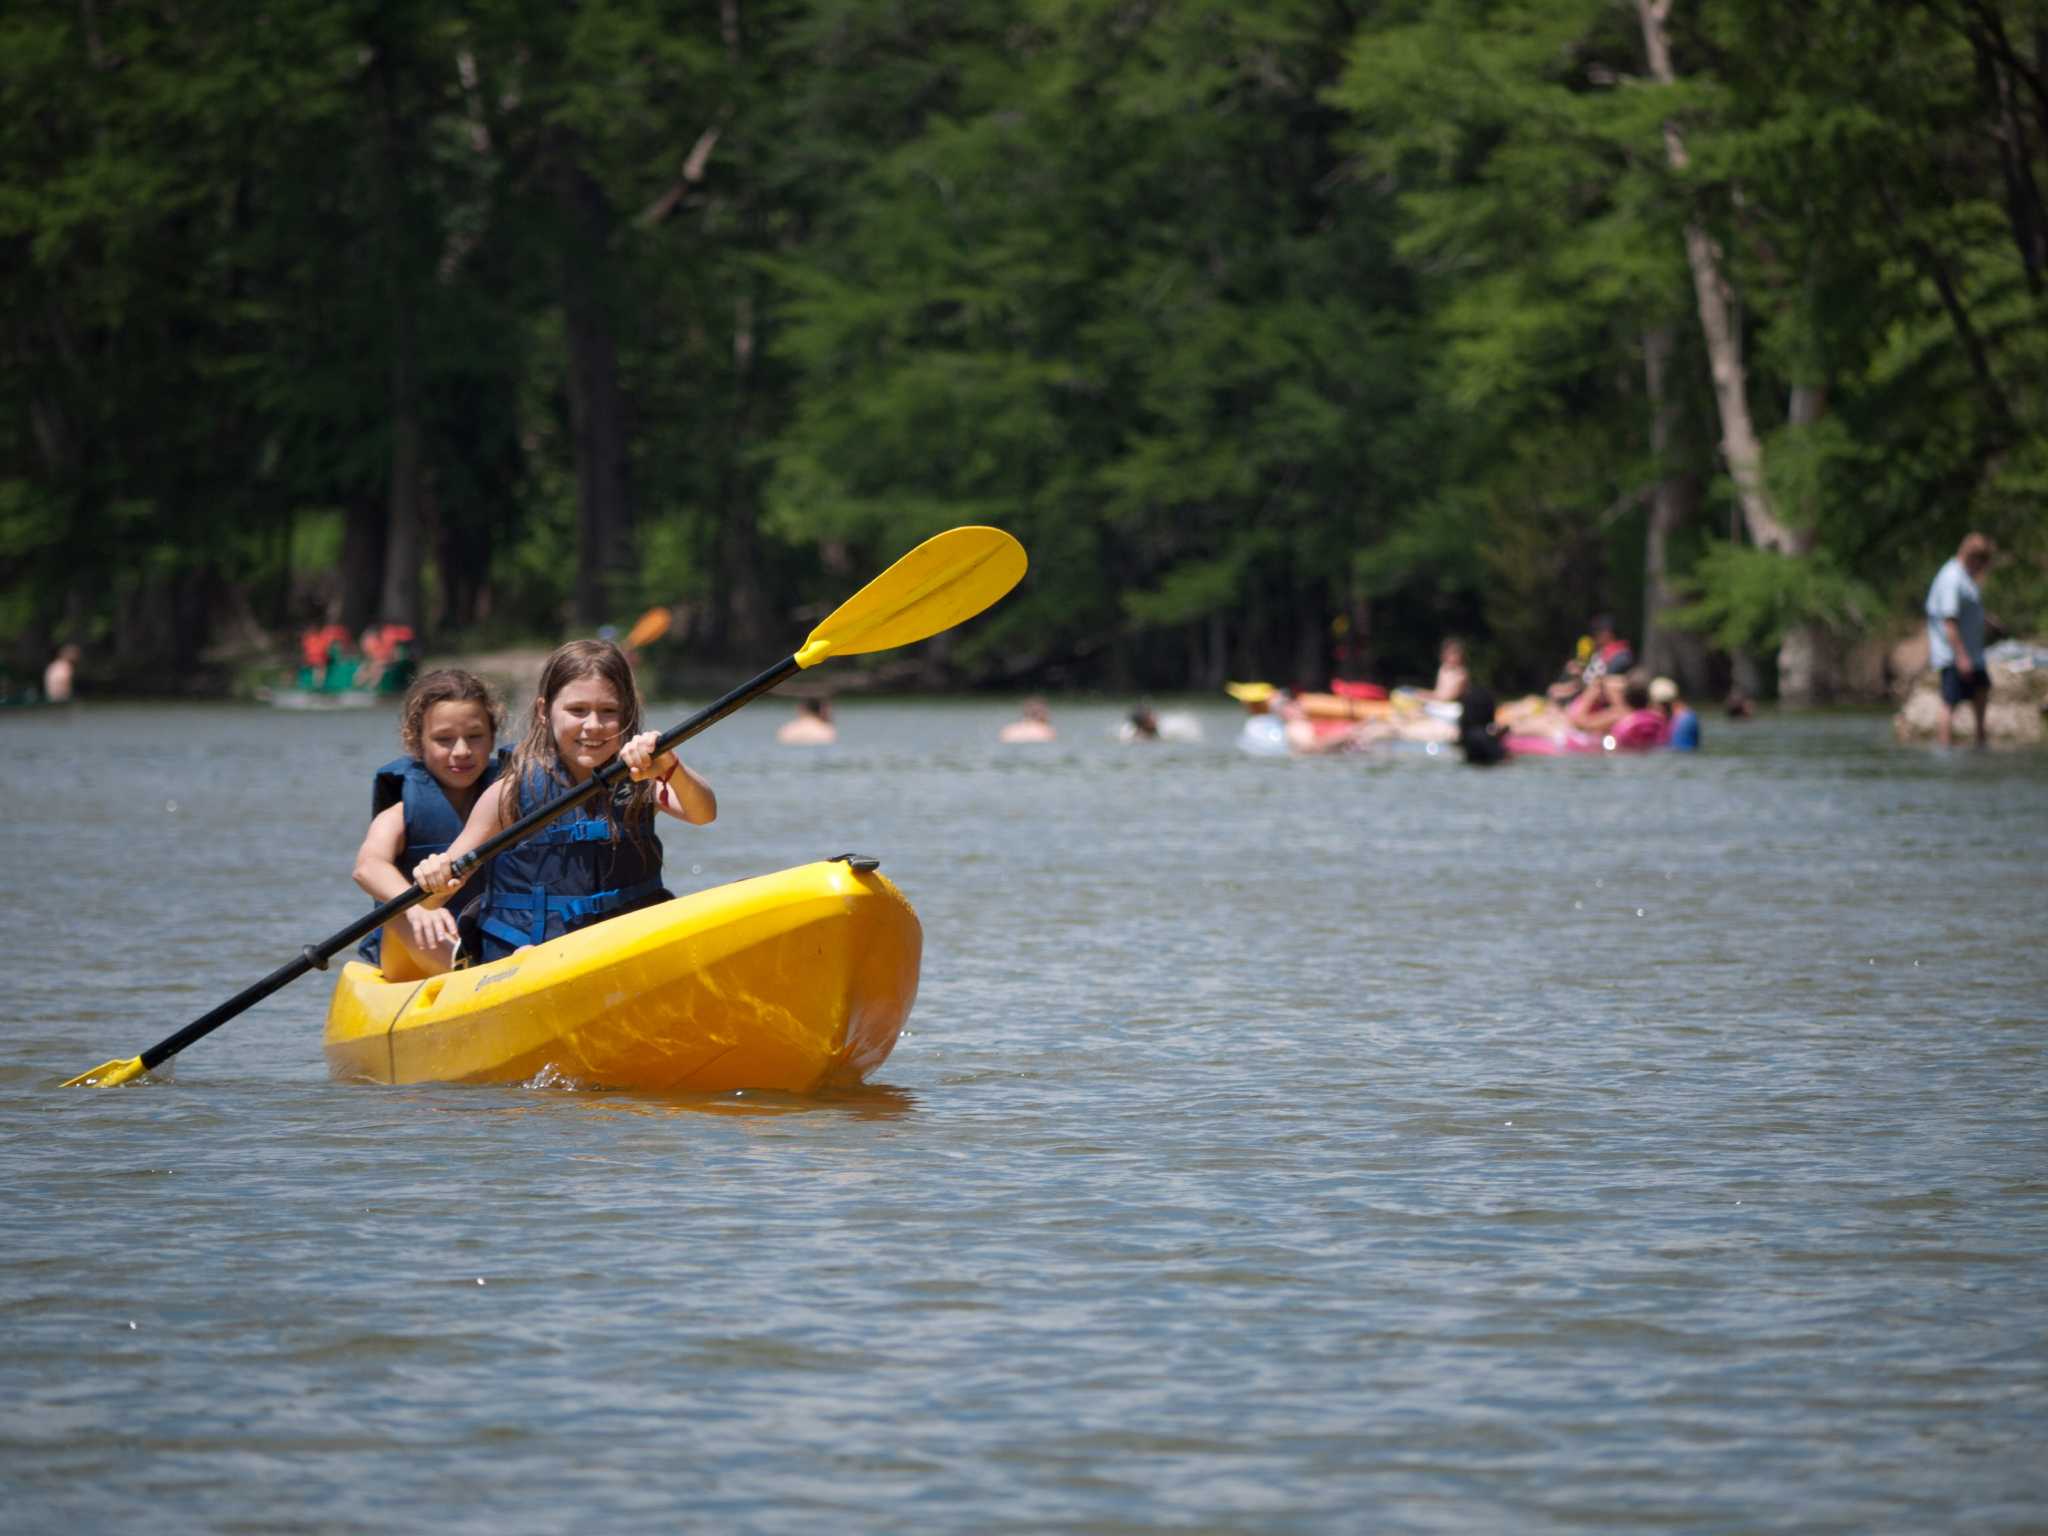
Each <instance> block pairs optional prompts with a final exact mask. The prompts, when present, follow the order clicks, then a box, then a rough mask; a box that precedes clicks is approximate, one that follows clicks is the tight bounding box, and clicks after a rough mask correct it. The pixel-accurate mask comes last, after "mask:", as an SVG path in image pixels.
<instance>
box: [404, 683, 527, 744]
mask: <svg viewBox="0 0 2048 1536" xmlns="http://www.w3.org/2000/svg"><path fill="white" fill-rule="evenodd" d="M436 704H475V705H478V706H479V707H481V708H482V710H483V712H484V718H485V719H487V720H489V721H490V722H491V744H492V745H493V746H496V745H497V741H498V733H499V732H500V731H502V730H503V729H504V728H505V706H504V704H503V703H502V702H501V701H500V700H499V698H498V695H497V693H496V692H495V691H493V689H492V688H491V685H490V684H489V683H487V682H485V681H484V680H483V679H482V678H480V677H478V676H477V675H476V674H475V673H474V672H465V671H463V670H462V668H460V667H436V668H435V669H434V670H433V671H431V672H423V673H421V674H420V676H419V677H418V678H417V679H416V680H415V681H414V682H413V685H412V686H411V687H410V688H408V689H406V690H405V700H404V702H403V703H401V704H400V705H399V706H398V744H399V745H400V746H401V747H403V748H404V749H405V755H406V756H407V757H418V756H419V755H420V749H421V747H422V746H424V745H425V742H424V741H423V739H422V737H421V732H423V731H425V730H426V728H427V711H428V710H430V709H432V708H433V707H434V706H435V705H436Z"/></svg>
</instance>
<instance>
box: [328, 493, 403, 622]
mask: <svg viewBox="0 0 2048 1536" xmlns="http://www.w3.org/2000/svg"><path fill="white" fill-rule="evenodd" d="M389 513H390V508H389V506H388V505H384V504H379V503H377V502H375V501H372V500H370V499H368V498H367V497H363V498H358V499H357V500H355V501H352V502H350V503H349V506H348V511H347V514H346V520H345V521H344V522H343V524H342V529H341V612H340V614H339V616H338V621H339V622H340V623H341V624H342V625H343V626H344V627H345V628H346V629H347V630H348V632H349V633H350V634H352V635H359V634H361V633H362V632H363V630H364V628H365V627H367V626H368V624H369V623H370V621H371V620H372V619H374V618H375V617H376V616H377V606H378V604H379V603H380V602H381V601H382V600H383V596H384V544H385V534H386V532H387V530H388V527H389V521H390V518H389Z"/></svg>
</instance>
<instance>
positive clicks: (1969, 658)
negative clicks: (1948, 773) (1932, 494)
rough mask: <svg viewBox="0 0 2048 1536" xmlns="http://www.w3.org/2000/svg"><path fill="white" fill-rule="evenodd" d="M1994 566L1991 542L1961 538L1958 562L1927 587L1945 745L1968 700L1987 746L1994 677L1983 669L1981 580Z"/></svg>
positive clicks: (1930, 653) (1931, 660)
mask: <svg viewBox="0 0 2048 1536" xmlns="http://www.w3.org/2000/svg"><path fill="white" fill-rule="evenodd" d="M1990 564H1991V541H1990V540H1989V539H1987V538H1985V537H1984V535H1983V534H1981V533H1973V534H1971V535H1969V536H1968V537H1967V538H1965V539H1964V540H1963V543H1962V547H1961V548H1960V549H1958V550H1957V551H1956V553H1955V558H1954V559H1953V560H1950V561H1949V562H1948V563H1947V564H1946V565H1944V566H1942V568H1941V569H1940V570H1939V571H1937V572H1935V574H1934V583H1933V585H1931V586H1930V587H1928V589H1927V664H1928V665H1929V666H1931V667H1934V668H1937V669H1938V670H1939V671H1940V673H1941V732H1940V735H1941V744H1942V745H1943V746H1944V747H1945V746H1948V745H1949V744H1950V742H1951V740H1952V739H1953V736H1954V726H1955V713H1956V706H1957V705H1958V704H1961V703H1962V702H1963V701H1964V700H1965V699H1967V700H1969V702H1970V708H1971V709H1972V710H1973V711H1975V713H1976V716H1977V745H1978V746H1980V747H1981V746H1983V745H1984V703H1985V700H1987V699H1988V698H1990V696H1991V676H1990V674H1989V673H1988V672H1987V671H1986V670H1985V668H1984V595H1983V593H1981V592H1980V591H1978V589H1977V578H1978V577H1980V576H1982V575H1983V574H1984V570H1985V567H1987V566H1988V565H1990Z"/></svg>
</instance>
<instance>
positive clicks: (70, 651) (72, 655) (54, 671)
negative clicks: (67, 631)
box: [43, 645, 83, 704]
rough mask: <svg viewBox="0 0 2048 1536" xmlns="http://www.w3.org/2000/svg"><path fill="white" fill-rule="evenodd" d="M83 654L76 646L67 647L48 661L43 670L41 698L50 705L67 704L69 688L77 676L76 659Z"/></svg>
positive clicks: (69, 695)
mask: <svg viewBox="0 0 2048 1536" xmlns="http://www.w3.org/2000/svg"><path fill="white" fill-rule="evenodd" d="M81 654H83V653H82V652H80V650H79V649H78V647H77V646H75V645H67V646H64V647H63V648H62V649H60V650H59V651H58V652H57V654H56V655H55V656H53V657H52V658H51V659H50V664H49V665H48V666H47V667H45V668H43V697H44V698H45V699H47V700H48V701H49V702H50V703H52V704H69V703H70V702H71V688H72V684H73V683H74V682H75V681H76V679H77V676H78V658H79V656H80V655H81Z"/></svg>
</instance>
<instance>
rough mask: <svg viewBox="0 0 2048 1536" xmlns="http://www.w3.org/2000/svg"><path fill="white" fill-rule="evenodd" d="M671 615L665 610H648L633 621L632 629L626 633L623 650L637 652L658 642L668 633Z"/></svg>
mask: <svg viewBox="0 0 2048 1536" xmlns="http://www.w3.org/2000/svg"><path fill="white" fill-rule="evenodd" d="M671 620H672V615H671V614H670V613H669V611H668V610H667V609H666V608H650V609H648V610H647V611H646V612H645V613H643V614H641V615H640V617H639V618H637V619H635V620H634V621H633V627H632V628H631V629H629V630H627V631H626V638H625V641H624V642H623V648H624V649H626V650H629V651H631V650H637V649H639V648H640V647H641V646H643V645H648V644H651V643H653V642H654V641H656V640H659V639H660V638H661V637H662V636H663V635H665V634H667V633H668V626H669V624H670V622H671Z"/></svg>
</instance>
